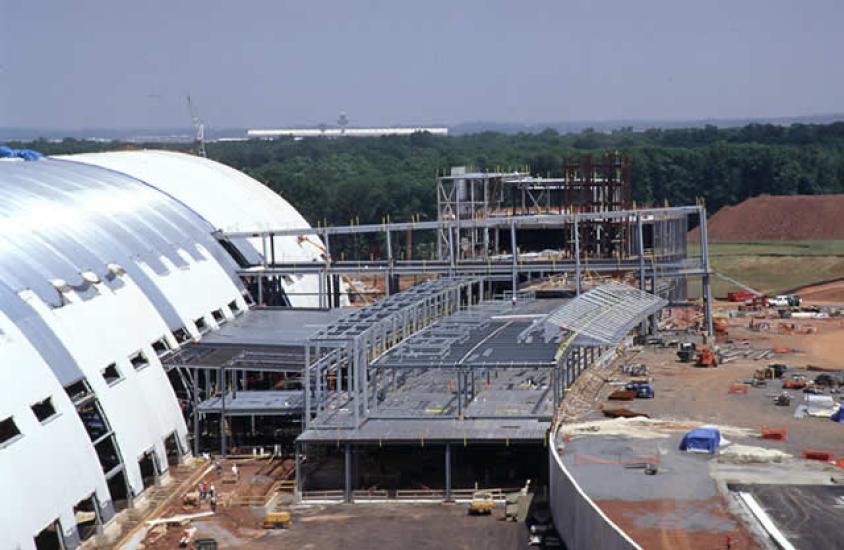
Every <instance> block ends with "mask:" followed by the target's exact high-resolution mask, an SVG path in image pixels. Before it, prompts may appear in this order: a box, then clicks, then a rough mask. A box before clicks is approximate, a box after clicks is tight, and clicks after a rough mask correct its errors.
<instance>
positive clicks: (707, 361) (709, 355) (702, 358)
mask: <svg viewBox="0 0 844 550" xmlns="http://www.w3.org/2000/svg"><path fill="white" fill-rule="evenodd" d="M695 365H696V366H698V367H717V366H718V356H717V355H716V354H715V352H714V351H712V350H711V349H709V346H700V347H699V348H698V352H697V358H696V360H695Z"/></svg>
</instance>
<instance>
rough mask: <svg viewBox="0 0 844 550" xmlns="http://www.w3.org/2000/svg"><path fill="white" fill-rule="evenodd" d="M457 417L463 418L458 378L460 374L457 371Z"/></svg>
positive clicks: (461, 393) (461, 390) (461, 394)
mask: <svg viewBox="0 0 844 550" xmlns="http://www.w3.org/2000/svg"><path fill="white" fill-rule="evenodd" d="M456 374H457V388H456V389H457V417H458V418H462V417H463V389H462V388H461V385H462V384H461V383H460V378H461V377H462V373H461V372H460V371H457V373H456Z"/></svg>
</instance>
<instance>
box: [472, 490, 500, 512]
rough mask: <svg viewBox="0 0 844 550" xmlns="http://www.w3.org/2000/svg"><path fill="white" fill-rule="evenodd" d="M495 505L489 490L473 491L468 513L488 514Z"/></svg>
mask: <svg viewBox="0 0 844 550" xmlns="http://www.w3.org/2000/svg"><path fill="white" fill-rule="evenodd" d="M494 507H495V499H494V498H493V496H492V493H491V492H489V491H475V492H474V493H473V494H472V502H470V503H469V513H470V514H472V515H488V514H491V513H492V509H493V508H494Z"/></svg>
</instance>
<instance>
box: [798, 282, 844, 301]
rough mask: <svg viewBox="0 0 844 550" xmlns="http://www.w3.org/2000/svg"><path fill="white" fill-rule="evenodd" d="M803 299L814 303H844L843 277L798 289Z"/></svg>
mask: <svg viewBox="0 0 844 550" xmlns="http://www.w3.org/2000/svg"><path fill="white" fill-rule="evenodd" d="M797 294H799V295H800V297H801V298H803V300H805V301H807V302H812V303H816V304H844V279H842V280H840V281H832V282H828V283H821V284H817V285H812V286H806V287H803V288H800V289H798V291H797Z"/></svg>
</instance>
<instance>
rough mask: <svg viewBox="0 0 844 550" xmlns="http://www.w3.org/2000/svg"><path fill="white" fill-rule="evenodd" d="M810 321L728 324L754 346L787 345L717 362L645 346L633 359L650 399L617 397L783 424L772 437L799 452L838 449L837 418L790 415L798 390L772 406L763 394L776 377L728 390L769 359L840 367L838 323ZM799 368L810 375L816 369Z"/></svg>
mask: <svg viewBox="0 0 844 550" xmlns="http://www.w3.org/2000/svg"><path fill="white" fill-rule="evenodd" d="M733 321H734V322H738V321H740V320H733ZM744 322H745V323H746V322H747V320H744ZM812 324H813V325H815V326H817V327H818V333H817V334H809V335H780V334H769V333H757V332H753V331H750V330H747V329H742V328H739V327H736V326H732V327H731V328H730V334H729V336H728V338H731V339H734V340H735V341H745V340H746V341H750V342H751V344H752V345H753V347H755V348H764V347H772V346H774V345H782V346H786V347H788V348H789V349H791V350H793V351H791V352H789V353H783V354H777V355H775V356H774V357H773V358H769V359H763V360H759V361H754V360H751V359H745V358H743V359H738V360H734V361H732V362H729V363H727V364H724V365H721V366H720V367H718V368H709V369H707V368H698V367H695V366H694V365H692V364H690V363H680V362H679V361H678V360H677V356H676V354H675V350H674V349H673V348H670V349H652V350H647V351H645V352H644V353H642V354H641V355H640V356H639V357H638V358H637V359H636V360H635V361H636V362H641V363H645V364H647V365H648V368H649V370H650V372H651V374H652V376H653V377H654V380H653V386H654V391H655V393H656V397H655V399H653V400H650V399H637V400H635V401H633V402H632V403H630V404H629V405H628V404H626V403H621V402H619V405H623V406H625V407H627V408H629V409H632V410H635V411H637V412H643V413H646V414H649V415H651V416H653V417H666V418H676V419H691V420H695V421H698V422H701V423H712V424H721V425H732V426H737V427H741V428H749V429H753V430H760V429H761V427H762V426H770V427H783V428H786V429H787V430H788V439H787V441H785V442H783V443H776V445H778V448H782V450H785V451H787V452H790V453H792V454H796V455H799V454H800V453H801V451H802V449H804V448H821V449H830V450H834V451H836V453H837V454H839V455H844V431H842V428H841V425H840V424H836V423H834V422H830V421H829V420H827V419H820V418H802V419H797V418H794V410H795V408H796V406H797V404H798V403H799V402H800V400H802V398H803V395H802V392H800V391H792V392H791V393H792V394H793V397H794V399H793V400H792V404H791V406H789V407H778V406H776V405H774V404H773V399H772V398H771V397H769V394H773V393H778V392H780V391H782V388H781V385H782V383H781V381H779V380H777V381H770V382H769V383H768V385H767V386H766V387H764V388H750V389H749V391H748V393H747V395H740V394H731V393H729V392H728V390H729V388H730V386H731V385H732V384H733V383H735V382H738V381H741V380H743V379H747V378H750V377H752V376H753V373H754V372H755V371H756V369H760V368H764V367H765V366H767V365H768V364H770V363H785V364H786V365H788V366H789V367H792V368H800V369H804V368H805V367H806V366H807V365H820V366H823V367H825V368H828V369H842V370H844V327H842V326H841V324H840V322H839V320H834V319H829V320H817V321H813V322H812ZM800 372H802V373H804V374H806V375H807V376H809V377H811V378H813V377H814V376H816V375H817V374H818V373H817V372H814V373H813V372H809V371H806V370H800Z"/></svg>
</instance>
